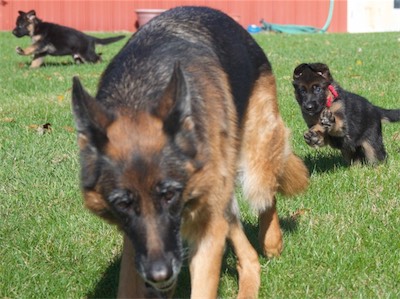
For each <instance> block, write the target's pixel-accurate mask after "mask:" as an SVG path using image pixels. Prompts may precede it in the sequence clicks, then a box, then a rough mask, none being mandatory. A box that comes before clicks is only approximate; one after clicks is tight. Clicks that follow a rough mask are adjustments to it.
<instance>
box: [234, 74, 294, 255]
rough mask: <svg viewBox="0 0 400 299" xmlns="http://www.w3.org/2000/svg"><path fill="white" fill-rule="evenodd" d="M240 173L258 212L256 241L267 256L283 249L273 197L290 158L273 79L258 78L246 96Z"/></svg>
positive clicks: (276, 253)
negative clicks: (246, 104) (257, 235)
mask: <svg viewBox="0 0 400 299" xmlns="http://www.w3.org/2000/svg"><path fill="white" fill-rule="evenodd" d="M242 134H243V135H242V136H243V137H242V146H241V153H240V161H241V164H240V171H241V178H242V186H243V192H244V195H245V197H246V198H247V199H248V200H249V202H250V204H251V206H252V207H253V209H254V210H256V211H257V212H258V213H259V225H260V228H259V240H260V242H261V244H260V245H261V247H262V250H263V252H264V254H266V255H267V256H268V257H271V256H277V255H279V254H280V253H281V251H282V248H283V241H282V233H281V230H280V227H279V220H278V215H277V211H276V202H275V194H276V192H277V191H278V188H279V177H280V176H281V175H282V173H283V171H284V165H285V161H286V160H287V158H288V156H290V155H291V154H292V153H291V150H290V146H289V144H288V141H287V138H288V130H287V129H286V128H285V126H284V124H283V121H282V119H281V117H280V115H279V111H278V104H277V100H276V86H275V78H274V76H273V74H272V73H271V72H264V73H262V74H261V75H260V77H259V78H258V80H257V81H256V83H255V86H254V88H253V91H252V95H251V97H250V101H249V106H248V108H247V112H246V115H245V119H244V127H243V132H242Z"/></svg>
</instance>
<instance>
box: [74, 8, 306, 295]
mask: <svg viewBox="0 0 400 299" xmlns="http://www.w3.org/2000/svg"><path fill="white" fill-rule="evenodd" d="M178 10H179V9H178ZM200 11H202V10H200ZM207 12H208V13H210V14H214V13H215V12H212V11H209V10H207ZM172 14H173V12H172ZM167 16H168V14H167ZM179 16H180V14H178V17H179ZM221 17H223V16H219V18H221ZM216 20H217V18H216ZM167 21H168V22H167ZM167 21H165V22H163V17H160V21H159V22H160V24H163V25H165V28H166V30H170V31H171V32H173V33H174V34H175V33H176V32H175V31H174V30H175V28H176V27H177V26H176V24H175V23H174V19H172V18H171V19H167ZM225 21H226V22H227V23H228V25H229V26H232V27H234V28H235V29H236V28H240V27H238V26H239V25H237V24H236V23H233V21H231V20H230V19H225ZM154 22H157V21H154ZM170 22H172V25H171V24H170ZM231 22H232V23H231ZM194 26H199V27H198V30H199V31H200V32H203V31H204V28H203V27H202V26H200V24H197V23H195V24H194V25H193V24H192V27H191V28H194ZM178 27H179V28H181V29H182V28H183V29H182V30H185V31H186V30H188V29H187V27H186V25H185V26H184V25H182V24H181V23H179V24H178ZM148 28H149V29H152V28H160V26H157V23H156V25H155V26H154V27H151V26H150V25H149V27H148ZM191 30H193V29H191ZM238 30H239V29H238ZM240 30H243V29H242V28H240ZM149 32H150V33H151V30H149ZM240 32H241V31H240ZM139 34H140V33H139ZM144 34H146V33H144ZM202 34H203V33H202ZM163 37H165V35H163ZM180 37H181V35H180ZM134 38H135V37H134ZM136 38H137V36H136ZM188 38H190V42H191V43H192V42H194V41H193V39H196V38H197V36H194V37H193V36H192V35H190V36H189V37H188ZM208 38H210V35H209V34H208V32H205V33H204V38H203V37H201V42H199V44H200V46H201V47H206V48H207V51H208V47H207V43H209V42H210V41H208V40H207V39H208ZM195 41H196V40H195ZM132 42H135V39H133V40H132ZM247 42H248V43H249V45H246V46H247V47H248V48H249V51H250V49H251V51H254V52H256V53H257V54H259V53H260V52H257V51H258V50H257V49H254V48H252V47H254V45H253V44H251V42H250V41H247ZM127 47H129V43H128V45H127ZM207 53H209V52H207ZM209 54H210V55H203V56H200V55H193V56H191V59H190V62H188V61H187V60H185V59H183V60H182V61H183V62H184V64H183V66H182V67H181V66H180V65H179V66H176V65H175V66H174V71H173V75H172V76H171V78H172V79H170V81H169V82H170V83H168V84H167V87H166V88H165V90H164V91H163V92H162V95H161V100H160V101H158V102H156V103H157V105H156V109H155V112H154V110H151V111H153V112H151V113H150V112H149V110H150V109H139V108H136V107H137V106H134V105H131V103H129V105H127V106H123V105H119V104H116V105H115V106H114V107H113V114H112V115H113V116H112V117H109V116H107V115H108V112H106V109H104V108H103V107H102V105H100V104H99V103H98V102H97V101H95V100H94V99H91V98H90V96H88V95H85V94H84V92H83V91H82V87H81V86H80V85H79V83H78V82H77V81H74V88H73V89H74V92H73V94H74V96H73V101H74V107H75V108H74V109H75V110H74V112H75V114H76V115H77V119H78V121H77V123H78V129H79V127H80V124H82V123H83V124H84V125H85V124H87V122H88V121H87V120H85V119H84V116H83V117H82V112H81V111H84V110H85V112H87V114H88V115H90V120H89V121H90V122H93V123H94V124H95V125H96V128H98V129H99V130H100V131H101V132H103V133H99V136H100V137H101V135H102V134H103V135H104V136H103V138H104V139H101V140H103V141H104V142H103V141H101V142H100V141H99V142H100V144H101V149H102V154H103V155H104V156H105V160H107V161H110V162H109V163H110V165H112V166H110V167H111V168H112V169H114V168H115V169H117V170H118V172H117V173H118V174H119V176H118V178H115V177H113V176H112V175H110V174H109V173H111V174H112V173H113V172H112V171H110V170H109V171H108V172H105V174H102V173H101V174H99V176H100V178H97V181H94V182H92V181H91V180H89V182H87V183H86V185H87V186H89V187H84V188H83V189H84V190H83V193H84V197H85V204H86V207H88V208H89V209H90V210H92V211H93V212H94V213H95V214H97V215H99V216H101V217H103V218H105V219H106V220H108V221H111V222H115V223H117V224H119V225H120V227H121V228H122V229H125V230H124V234H125V236H124V249H123V253H122V263H121V270H120V284H119V288H118V297H134V298H142V297H152V296H155V294H153V293H152V292H153V291H152V290H150V289H148V288H147V287H146V285H145V283H144V276H143V274H142V277H140V276H139V275H138V272H140V269H138V268H136V266H135V263H134V262H133V261H134V258H135V257H137V256H138V253H140V252H139V250H137V247H135V245H137V244H135V243H134V242H137V241H136V240H134V239H132V236H128V233H127V232H126V228H125V227H124V224H122V225H121V222H119V219H118V217H116V216H115V214H112V213H111V212H110V211H112V209H113V208H114V209H115V207H113V206H112V204H113V203H112V202H110V200H108V201H107V199H106V198H105V197H104V195H103V194H109V193H110V192H108V193H107V192H105V191H104V189H107V188H111V189H117V188H118V189H122V190H133V191H134V192H137V193H139V194H140V196H137V198H138V199H137V203H136V202H135V203H134V204H133V207H130V209H129V213H133V212H134V211H135V209H138V210H140V213H141V215H145V220H144V221H143V222H141V224H143V229H142V230H143V231H144V233H143V234H144V235H145V237H146V238H145V240H146V241H145V244H140V245H141V246H144V247H145V248H146V253H147V255H149V256H158V255H160V254H162V253H164V252H165V251H166V249H165V246H166V243H167V242H163V239H162V237H163V236H162V234H161V233H160V231H161V230H162V227H160V226H161V225H162V220H160V219H161V217H160V216H159V215H158V214H157V211H156V209H157V207H156V205H155V204H154V198H157V197H154V195H151V192H154V190H153V189H154V188H153V186H154V185H156V184H157V182H159V181H160V176H162V175H163V174H160V173H162V172H163V171H165V169H167V171H174V170H175V168H176V167H179V169H180V171H181V172H182V173H184V174H185V175H187V177H188V179H187V181H185V185H184V188H183V191H182V196H181V200H182V201H183V210H182V213H181V214H180V217H181V218H180V219H181V225H180V235H181V236H182V238H183V239H185V240H187V242H188V245H189V249H190V251H189V262H190V265H189V267H190V277H191V295H190V296H191V297H192V298H215V297H216V296H217V291H218V284H219V276H220V268H221V263H222V257H223V253H224V248H225V243H226V240H228V241H229V242H230V243H231V244H232V246H233V249H234V251H235V254H236V256H237V259H238V262H237V269H238V274H239V292H238V298H257V296H258V290H259V287H260V265H259V261H258V255H257V252H256V251H255V250H254V248H253V247H252V245H251V244H250V242H249V241H248V239H247V237H246V236H245V234H244V231H243V228H242V225H241V223H240V213H239V207H238V203H237V201H236V198H235V185H236V179H237V177H238V176H239V177H240V178H241V181H242V184H243V190H244V194H245V197H246V198H247V199H248V200H249V202H250V204H251V206H252V207H253V209H254V210H255V211H256V212H257V213H258V214H259V225H260V232H259V239H260V243H261V247H262V250H263V252H264V253H265V254H266V255H267V256H278V255H279V254H280V253H281V251H282V248H283V242H282V233H281V230H280V226H279V219H278V214H277V208H276V197H275V195H276V193H277V192H282V193H283V194H286V195H293V194H296V193H299V192H301V191H303V190H305V188H306V187H307V185H308V171H307V168H306V167H305V165H304V163H303V162H302V161H301V160H300V159H299V158H298V157H297V156H295V155H294V154H293V152H292V150H291V147H290V143H289V136H290V134H289V130H288V129H287V128H286V127H285V125H284V123H283V121H282V119H281V117H280V114H279V109H278V104H277V99H276V97H277V94H276V83H275V78H274V75H273V73H272V71H271V69H270V66H269V65H268V62H267V60H266V58H263V56H264V54H263V53H262V55H260V56H261V58H263V59H265V61H264V60H263V59H261V58H260V60H261V62H260V64H261V66H259V65H257V68H259V69H257V78H255V79H254V81H251V90H250V92H249V93H248V94H247V96H248V105H247V106H246V107H245V108H244V114H243V119H241V120H240V119H239V116H238V115H239V113H238V111H237V110H238V107H237V106H236V105H235V98H234V95H233V92H232V90H231V84H230V81H229V79H230V78H229V77H228V72H227V70H226V69H224V68H223V67H222V66H221V65H220V63H219V60H218V59H216V55H214V54H215V53H209ZM130 57H131V56H130ZM161 64H162V63H161ZM254 64H256V62H254ZM181 69H182V74H185V75H182V76H183V77H185V76H186V79H185V78H183V79H182V78H181V79H180V81H184V83H185V84H186V82H189V81H190V83H189V84H188V86H189V87H187V86H186V87H185V88H187V89H189V88H190V87H191V88H193V90H195V92H193V94H190V96H193V95H195V96H193V98H191V101H193V103H194V104H196V105H197V106H196V109H193V110H190V112H191V113H190V114H188V115H185V118H184V119H183V120H182V121H181V123H180V128H179V130H180V131H179V133H182V132H183V133H182V134H181V135H179V134H177V135H176V136H175V135H174V143H175V146H176V147H177V148H179V151H180V152H185V153H188V154H187V155H188V156H190V155H191V154H190V153H191V148H192V147H194V146H195V154H193V157H191V158H190V159H189V158H185V159H182V160H179V161H176V160H173V162H174V163H173V166H174V167H171V168H168V166H166V165H165V164H167V163H172V162H171V161H172V160H171V159H172V158H171V156H170V155H167V158H165V157H164V156H163V155H166V154H165V152H163V150H164V149H169V148H168V146H170V145H169V144H170V143H171V136H170V135H168V133H167V130H168V128H167V129H165V128H166V126H167V125H166V124H165V123H164V122H165V119H166V117H167V116H168V114H169V113H171V112H170V111H171V110H172V109H175V108H171V106H172V107H177V105H178V104H175V102H176V101H177V100H176V98H179V96H176V88H175V87H174V86H175V85H174V84H175V83H176V81H179V80H178V79H176V78H178V77H179V76H178V75H179V74H180V70H181ZM106 73H107V71H106ZM132 73H133V74H135V75H136V73H135V72H131V74H132ZM168 73H169V71H168ZM135 75H134V76H135ZM158 75H160V76H162V75H164V74H163V73H161V72H160V73H159V74H158ZM160 76H155V78H157V79H159V78H160ZM102 80H103V83H104V82H106V81H107V80H108V77H107V74H106V75H103V78H102ZM134 80H137V81H136V83H139V84H143V81H141V80H145V79H143V78H140V80H139V79H137V78H134ZM152 80H153V79H152ZM152 80H149V81H145V85H146V86H147V85H148V84H149V82H152ZM159 80H160V81H161V79H159ZM163 80H166V81H168V80H169V79H163ZM116 84H117V85H113V88H115V90H118V94H112V95H111V97H113V96H115V97H116V98H117V99H119V98H120V97H121V93H123V92H124V89H123V88H119V86H118V84H121V85H122V86H124V81H119V82H117V83H116ZM180 84H182V82H181V83H180ZM147 87H148V86H147ZM149 88H150V87H149ZM136 92H138V91H137V90H136ZM122 97H124V96H123V95H122ZM85 98H86V99H85ZM198 98H200V99H201V100H200V101H199V100H197V99H198ZM79 101H86V103H85V104H84V105H82V106H79ZM246 101H247V99H246ZM111 102H112V103H113V104H114V103H115V102H114V99H112V101H111ZM193 103H192V104H193ZM136 104H138V105H140V104H144V105H150V104H149V103H148V102H141V101H137V102H136ZM179 104H182V103H181V102H179ZM194 104H193V105H194ZM174 105H175V106H174ZM132 107H134V108H132ZM179 107H181V106H179ZM182 110H184V109H182ZM80 118H83V119H84V121H80ZM178 121H179V120H178V119H176V122H178ZM239 124H240V125H239ZM194 130H197V131H196V132H195V133H196V134H197V135H196V137H197V138H195V139H194V141H193V143H194V144H192V143H191V139H190V138H187V137H184V136H188V135H189V134H190V133H192V131H194ZM80 131H82V133H81V134H80V135H78V136H79V138H78V139H79V141H78V143H79V145H80V148H81V151H82V152H83V154H82V155H83V158H84V159H82V161H83V162H84V165H83V169H84V171H85V175H86V176H87V177H92V176H93V177H95V176H94V175H93V173H95V172H96V170H95V162H96V159H98V157H97V153H96V152H95V151H93V150H92V149H93V148H96V147H99V145H96V140H94V141H92V142H91V141H90V140H89V139H88V138H90V134H85V133H84V129H82V128H81V129H80ZM181 131H182V132H181ZM89 133H90V132H89ZM88 136H89V137H88ZM96 136H97V135H96ZM182 136H183V137H182ZM199 136H200V137H199ZM160 156H161V157H162V158H165V159H166V161H167V162H166V163H165V164H163V163H161V164H160V160H159V159H160ZM134 157H136V159H137V160H139V161H140V167H138V166H137V165H136V164H135V161H136V160H135V158H134ZM121 165H124V167H121ZM160 165H161V166H160ZM125 166H126V167H125ZM92 168H93V169H92ZM91 174H92V175H91ZM170 176H172V177H173V175H170ZM114 181H118V184H116V185H117V187H109V186H108V185H112V184H114V183H113V182H114ZM86 185H85V186H86ZM149 194H150V195H149ZM152 196H153V197H152ZM132 210H133V211H132ZM137 214H139V213H137ZM121 215H122V214H121ZM122 216H123V215H122ZM122 216H121V217H122ZM132 218H134V217H132ZM128 221H129V219H128ZM157 221H160V222H161V224H159V223H158V222H157ZM133 229H135V228H133ZM132 244H133V245H134V246H132ZM136 250H137V251H136ZM142 272H143V271H142ZM145 274H146V273H145ZM168 295H170V294H168Z"/></svg>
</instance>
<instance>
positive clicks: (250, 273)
mask: <svg viewBox="0 0 400 299" xmlns="http://www.w3.org/2000/svg"><path fill="white" fill-rule="evenodd" d="M231 206H232V207H231V209H230V210H231V211H228V212H227V214H228V215H230V216H229V223H230V229H229V236H228V238H229V240H230V241H231V243H232V246H233V250H234V251H235V254H236V256H237V259H238V261H237V271H238V274H239V293H238V296H237V298H239V299H240V298H257V297H258V291H259V288H260V272H261V269H260V263H259V261H258V255H257V252H256V251H255V250H254V248H253V246H252V245H251V244H250V242H249V240H248V239H247V237H246V235H245V233H244V231H243V227H242V224H241V223H240V220H239V207H238V204H237V202H236V198H233V200H232V204H231Z"/></svg>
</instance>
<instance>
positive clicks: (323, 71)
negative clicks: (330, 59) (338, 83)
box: [310, 62, 333, 81]
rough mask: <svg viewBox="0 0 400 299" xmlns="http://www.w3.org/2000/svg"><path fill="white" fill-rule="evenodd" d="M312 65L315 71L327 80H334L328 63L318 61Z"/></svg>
mask: <svg viewBox="0 0 400 299" xmlns="http://www.w3.org/2000/svg"><path fill="white" fill-rule="evenodd" d="M310 67H311V69H312V70H313V71H314V72H316V73H317V74H318V75H320V76H321V77H323V78H324V79H325V80H328V81H333V78H332V76H331V72H330V71H329V68H328V66H327V65H326V64H324V63H319V62H318V63H313V64H311V65H310Z"/></svg>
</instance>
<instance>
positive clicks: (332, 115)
mask: <svg viewBox="0 0 400 299" xmlns="http://www.w3.org/2000/svg"><path fill="white" fill-rule="evenodd" d="M293 80H294V81H293V86H294V90H295V96H296V100H297V102H298V103H299V105H300V108H301V112H302V114H303V118H304V120H305V121H306V123H307V126H308V128H309V130H308V131H307V132H306V133H305V134H304V139H305V141H306V142H307V144H308V145H310V146H312V147H322V146H325V145H330V146H332V147H333V148H337V149H340V150H341V152H342V155H343V157H344V159H345V160H346V162H348V163H349V164H351V163H354V162H367V163H371V164H374V163H376V162H380V161H383V160H384V159H385V158H386V151H385V147H384V145H383V138H382V124H381V122H382V121H389V122H396V121H399V120H400V109H394V110H388V109H383V108H380V107H377V106H374V105H372V104H371V103H370V102H368V101H367V100H366V99H365V98H364V97H362V96H359V95H357V94H354V93H351V92H348V91H346V90H344V89H343V88H341V87H340V85H339V84H338V83H337V82H336V81H334V79H333V77H332V75H331V73H330V71H329V68H328V66H327V65H326V64H323V63H302V64H300V65H299V66H297V67H296V68H295V70H294V73H293Z"/></svg>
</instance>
